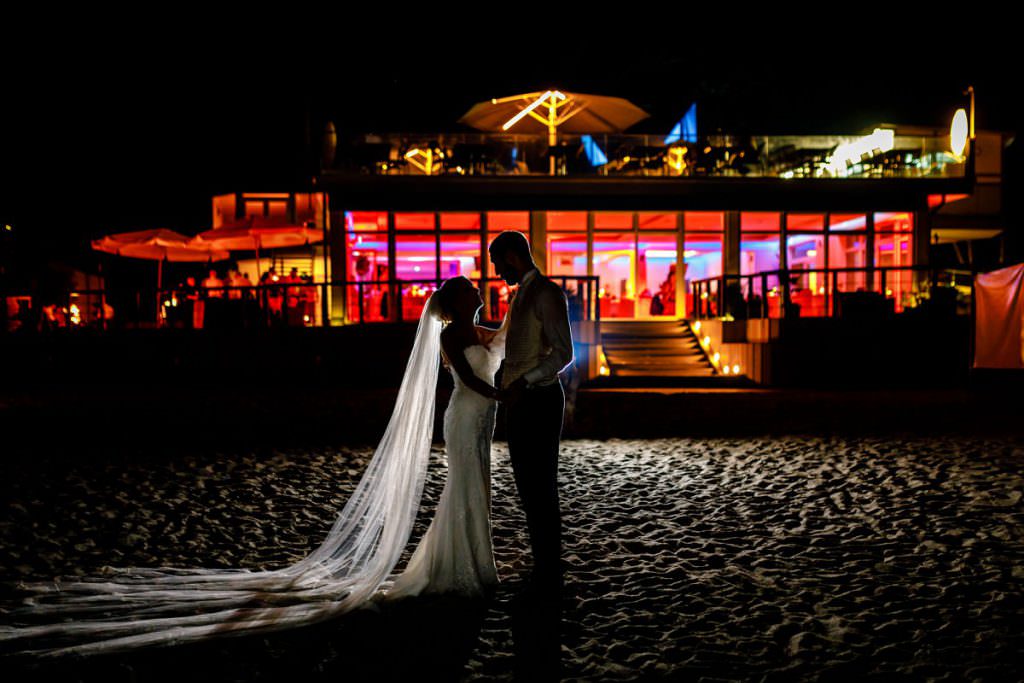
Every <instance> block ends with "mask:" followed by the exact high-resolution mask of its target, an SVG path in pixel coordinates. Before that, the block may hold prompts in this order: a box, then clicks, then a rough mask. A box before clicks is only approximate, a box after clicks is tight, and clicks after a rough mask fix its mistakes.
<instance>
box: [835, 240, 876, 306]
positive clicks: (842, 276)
mask: <svg viewBox="0 0 1024 683" xmlns="http://www.w3.org/2000/svg"><path fill="white" fill-rule="evenodd" d="M866 266H867V237H866V236H865V235H829V238H828V267H829V268H832V269H836V268H865V267H866ZM834 282H835V283H836V287H837V288H838V290H839V291H840V292H857V291H865V290H866V289H867V280H866V275H865V272H864V271H863V270H861V271H856V272H850V273H846V272H838V273H836V274H835V280H834ZM827 286H828V287H831V282H829V283H828V284H827Z"/></svg>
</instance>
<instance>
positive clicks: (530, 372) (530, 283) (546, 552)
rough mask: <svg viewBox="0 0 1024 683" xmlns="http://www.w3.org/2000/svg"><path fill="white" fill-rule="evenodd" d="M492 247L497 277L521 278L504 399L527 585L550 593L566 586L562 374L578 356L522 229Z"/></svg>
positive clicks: (564, 309) (562, 310)
mask: <svg viewBox="0 0 1024 683" xmlns="http://www.w3.org/2000/svg"><path fill="white" fill-rule="evenodd" d="M488 251H489V252H490V257H491V262H492V263H493V264H494V269H495V271H496V272H497V273H498V276H499V277H501V278H502V279H504V280H505V282H507V283H508V284H509V285H519V290H518V291H517V292H516V295H515V298H514V299H513V300H512V303H511V305H510V306H509V309H508V313H507V314H506V315H507V316H508V318H509V320H508V332H507V336H506V339H505V360H504V362H503V365H502V370H501V392H500V394H499V399H500V400H501V401H502V403H504V404H505V409H506V426H507V432H508V450H509V457H510V459H511V460H512V472H513V474H514V475H515V480H516V488H517V489H518V491H519V498H520V501H521V503H522V507H523V511H524V512H525V513H526V524H527V528H528V530H529V533H530V545H531V547H532V550H533V566H534V569H533V574H532V576H531V579H530V584H529V588H528V591H529V593H530V594H532V595H535V596H538V597H540V596H548V597H550V596H554V595H556V594H557V593H558V592H559V591H560V590H561V588H562V566H561V550H562V548H561V532H562V529H561V527H562V517H561V512H560V511H559V508H558V480H557V478H558V441H559V439H560V438H561V434H562V413H563V411H564V409H565V394H564V392H563V391H562V385H561V383H560V382H559V381H558V373H560V372H561V371H562V370H564V369H565V368H566V367H568V366H569V364H570V363H572V361H573V349H572V335H571V333H570V331H569V312H568V304H567V301H566V297H565V294H564V293H563V292H562V288H561V287H559V286H558V285H557V284H555V283H554V282H552V281H551V280H549V279H548V278H546V277H544V276H543V275H541V273H540V271H539V270H537V264H535V263H534V262H533V254H532V253H531V252H530V244H529V242H527V240H526V237H524V236H523V234H522V233H519V232H513V231H506V232H503V233H501V234H500V235H498V236H497V237H496V238H495V239H494V241H493V242H491V245H490V248H489V250H488Z"/></svg>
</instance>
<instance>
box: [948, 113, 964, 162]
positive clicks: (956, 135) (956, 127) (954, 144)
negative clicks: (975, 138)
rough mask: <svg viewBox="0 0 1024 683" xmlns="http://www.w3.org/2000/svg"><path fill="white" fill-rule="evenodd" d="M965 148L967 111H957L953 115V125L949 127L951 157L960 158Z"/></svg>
mask: <svg viewBox="0 0 1024 683" xmlns="http://www.w3.org/2000/svg"><path fill="white" fill-rule="evenodd" d="M965 147H967V111H966V110H965V109H957V110H956V113H955V114H953V123H952V125H951V126H950V127H949V149H950V151H952V152H953V156H955V157H961V156H963V154H964V148H965Z"/></svg>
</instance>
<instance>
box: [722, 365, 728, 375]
mask: <svg viewBox="0 0 1024 683" xmlns="http://www.w3.org/2000/svg"><path fill="white" fill-rule="evenodd" d="M722 374H723V375H728V374H729V366H728V365H726V366H725V367H723V368H722Z"/></svg>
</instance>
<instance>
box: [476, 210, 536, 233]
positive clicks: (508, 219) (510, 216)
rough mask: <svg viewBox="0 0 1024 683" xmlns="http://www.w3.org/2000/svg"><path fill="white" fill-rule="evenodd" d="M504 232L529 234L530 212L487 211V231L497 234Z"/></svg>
mask: <svg viewBox="0 0 1024 683" xmlns="http://www.w3.org/2000/svg"><path fill="white" fill-rule="evenodd" d="M505 230H518V231H519V232H524V233H526V234H530V212H529V211H488V212H487V231H488V232H494V233H499V232H503V231H505Z"/></svg>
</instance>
